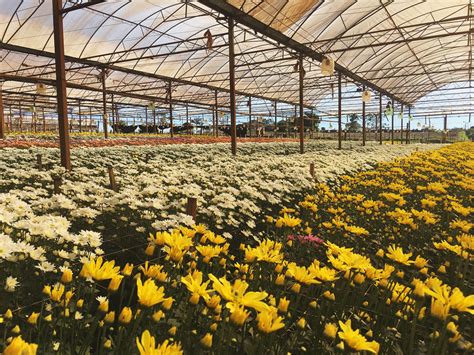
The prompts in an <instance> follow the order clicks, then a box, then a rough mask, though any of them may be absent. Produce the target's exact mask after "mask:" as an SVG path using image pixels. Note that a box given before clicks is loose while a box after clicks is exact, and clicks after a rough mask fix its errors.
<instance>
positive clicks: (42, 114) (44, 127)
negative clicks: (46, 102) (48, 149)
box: [41, 107, 46, 132]
mask: <svg viewBox="0 0 474 355" xmlns="http://www.w3.org/2000/svg"><path fill="white" fill-rule="evenodd" d="M41 116H42V119H43V132H46V117H45V116H44V107H42V108H41Z"/></svg>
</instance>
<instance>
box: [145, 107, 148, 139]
mask: <svg viewBox="0 0 474 355" xmlns="http://www.w3.org/2000/svg"><path fill="white" fill-rule="evenodd" d="M145 132H146V133H148V106H146V107H145Z"/></svg>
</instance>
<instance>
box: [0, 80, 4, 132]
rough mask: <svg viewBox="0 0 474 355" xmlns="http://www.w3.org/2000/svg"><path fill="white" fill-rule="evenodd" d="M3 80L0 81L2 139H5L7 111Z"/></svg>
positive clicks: (0, 126)
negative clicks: (4, 103)
mask: <svg viewBox="0 0 474 355" xmlns="http://www.w3.org/2000/svg"><path fill="white" fill-rule="evenodd" d="M2 84H3V83H2V82H0V139H5V112H4V107H3V92H2Z"/></svg>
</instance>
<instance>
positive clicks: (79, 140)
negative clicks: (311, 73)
mask: <svg viewBox="0 0 474 355" xmlns="http://www.w3.org/2000/svg"><path fill="white" fill-rule="evenodd" d="M103 136H104V134H103V133H92V132H84V133H78V132H74V133H71V147H73V148H79V147H81V148H82V147H90V148H99V147H116V146H123V145H128V146H144V145H170V144H214V143H226V142H228V143H229V144H230V137H227V136H219V137H213V136H209V135H178V136H175V137H173V138H171V137H170V136H169V134H151V133H150V134H146V135H144V134H141V135H140V134H121V133H113V134H111V135H110V137H109V138H108V139H103ZM238 141H239V142H259V143H269V142H280V143H281V142H295V141H296V139H292V138H257V137H253V138H239V139H238ZM32 147H42V148H59V139H58V136H57V134H56V133H54V132H46V133H39V132H38V133H31V132H24V133H10V134H9V135H8V138H7V139H4V140H1V141H0V148H21V149H27V148H32Z"/></svg>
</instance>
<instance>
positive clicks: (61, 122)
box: [53, 0, 71, 170]
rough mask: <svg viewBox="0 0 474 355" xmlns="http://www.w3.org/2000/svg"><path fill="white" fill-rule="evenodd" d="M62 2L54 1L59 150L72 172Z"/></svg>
mask: <svg viewBox="0 0 474 355" xmlns="http://www.w3.org/2000/svg"><path fill="white" fill-rule="evenodd" d="M62 3H63V2H62V0H53V26H54V52H55V64H56V93H57V100H58V128H59V148H60V150H61V165H62V166H63V167H64V168H65V169H66V170H71V151H70V142H69V131H68V117H67V89H66V66H65V58H64V32H63V17H62V14H61V9H62Z"/></svg>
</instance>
